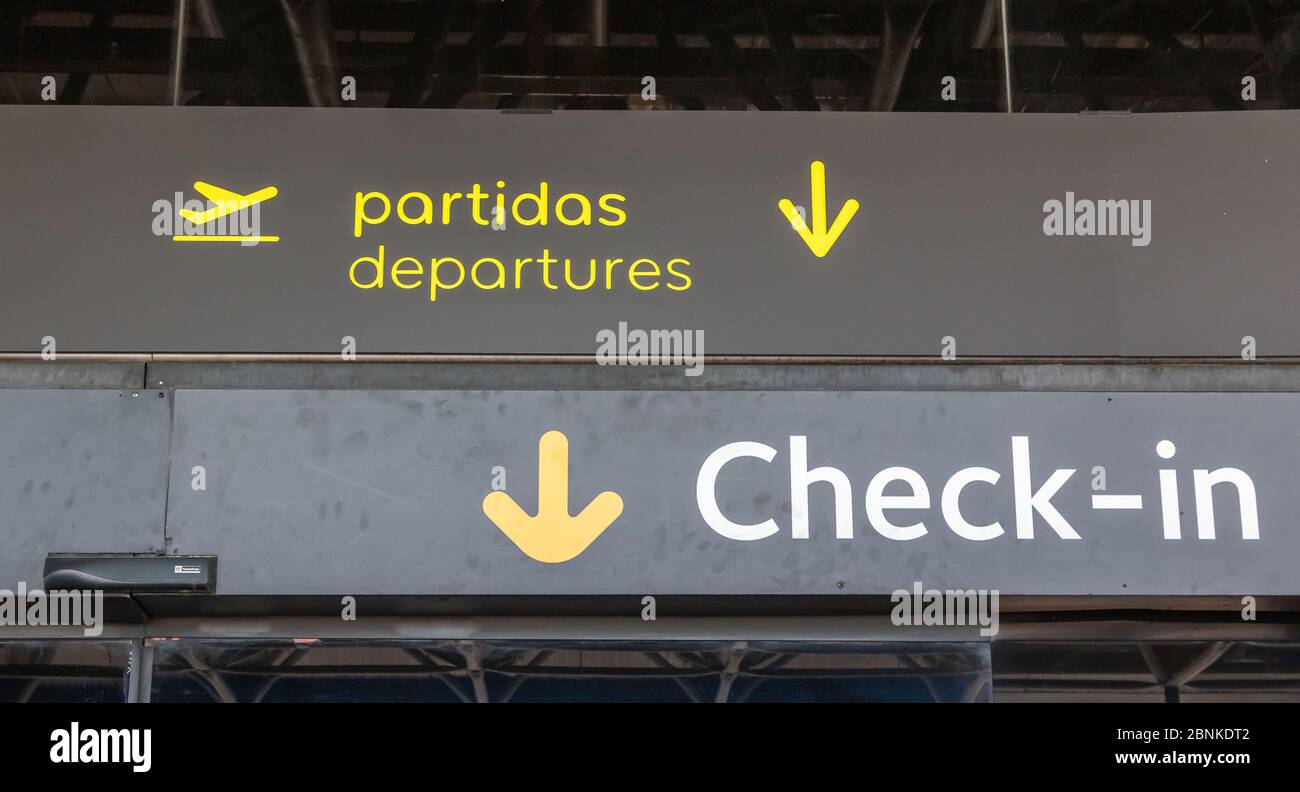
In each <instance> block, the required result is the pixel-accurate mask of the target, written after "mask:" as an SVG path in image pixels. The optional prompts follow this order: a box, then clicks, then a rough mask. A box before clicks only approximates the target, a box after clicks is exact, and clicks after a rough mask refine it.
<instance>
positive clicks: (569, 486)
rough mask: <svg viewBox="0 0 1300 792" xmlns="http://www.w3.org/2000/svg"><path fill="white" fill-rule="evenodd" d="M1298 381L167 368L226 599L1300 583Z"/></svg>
mask: <svg viewBox="0 0 1300 792" xmlns="http://www.w3.org/2000/svg"><path fill="white" fill-rule="evenodd" d="M1297 427H1300V396H1297V395H1293V394H1149V393H1148V394H1105V393H959V392H933V393H930V392H890V393H884V392H849V393H808V392H743V393H741V392H710V393H687V392H643V391H638V392H609V391H605V392H577V391H566V392H545V391H510V392H487V391H387V392H373V391H370V392H361V391H229V390H214V391H181V392H178V393H177V400H176V415H175V433H174V435H173V443H174V448H173V464H172V481H171V496H170V500H169V514H168V523H169V530H170V532H171V535H172V536H173V537H174V548H175V550H176V551H177V552H181V553H192V554H201V555H216V556H218V557H219V558H220V559H221V565H222V570H221V578H220V580H219V581H218V593H221V594H356V595H366V594H394V595H398V594H402V595H421V594H466V595H470V594H473V595H481V594H510V595H521V594H701V595H706V594H791V595H803V594H889V593H891V592H893V591H895V590H897V589H908V590H911V589H912V588H913V587H914V585H915V584H916V583H917V582H919V583H921V584H922V585H924V586H926V587H941V588H961V589H971V588H975V589H991V590H998V591H1000V592H1001V593H1003V594H1007V595H1013V594H1038V595H1054V594H1132V595H1195V594H1207V595H1208V594H1234V595H1236V594H1240V595H1245V594H1255V595H1283V594H1297V593H1300V570H1298V569H1297V566H1296V564H1295V559H1296V558H1297V557H1300V524H1297V522H1296V519H1295V515H1296V514H1298V513H1300V486H1297V485H1298V484H1300V480H1298V479H1300V474H1297V470H1300V436H1298V435H1300V430H1298V429H1297Z"/></svg>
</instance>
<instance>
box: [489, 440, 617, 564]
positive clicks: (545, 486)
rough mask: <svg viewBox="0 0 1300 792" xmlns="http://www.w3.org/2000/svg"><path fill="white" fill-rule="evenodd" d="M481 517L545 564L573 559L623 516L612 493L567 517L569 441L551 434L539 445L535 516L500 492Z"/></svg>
mask: <svg viewBox="0 0 1300 792" xmlns="http://www.w3.org/2000/svg"><path fill="white" fill-rule="evenodd" d="M483 513H484V514H486V515H487V518H488V519H489V520H491V521H492V522H493V523H495V524H496V527H498V528H500V529H501V532H502V533H503V534H505V535H506V536H507V537H509V538H510V541H512V542H514V543H515V546H516V547H518V548H519V549H520V550H522V551H524V555H526V556H528V557H529V558H532V559H534V560H536V561H541V562H542V563H545V564H560V563H563V562H565V561H568V560H570V559H573V558H577V557H578V556H579V555H580V554H581V553H582V551H583V550H586V549H587V546H588V545H590V544H591V543H592V542H594V541H596V537H598V536H600V535H601V534H602V533H603V532H604V531H605V529H606V528H608V527H609V526H610V524H611V523H612V522H614V520H616V519H618V516H619V515H620V514H622V513H623V499H622V498H620V497H619V496H618V493H616V492H602V493H600V494H599V495H597V496H596V497H595V499H594V500H592V502H591V503H589V504H587V508H585V509H583V510H582V512H581V513H580V514H578V515H577V516H576V517H573V516H570V515H569V438H567V437H565V436H564V433H563V432H557V431H554V430H552V431H550V432H547V433H546V434H544V435H542V439H541V440H540V441H538V443H537V515H536V516H533V515H530V514H528V513H527V512H525V511H524V510H523V509H522V508H521V507H520V506H519V504H518V503H515V499H514V498H512V497H510V496H509V495H507V494H506V493H504V492H489V493H488V495H487V497H485V498H484V499H483Z"/></svg>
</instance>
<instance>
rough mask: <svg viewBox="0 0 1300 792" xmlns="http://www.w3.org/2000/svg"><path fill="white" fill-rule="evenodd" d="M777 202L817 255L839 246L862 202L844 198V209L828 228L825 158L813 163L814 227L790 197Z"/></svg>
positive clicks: (842, 208) (841, 208) (820, 255)
mask: <svg viewBox="0 0 1300 792" xmlns="http://www.w3.org/2000/svg"><path fill="white" fill-rule="evenodd" d="M777 206H779V207H780V208H781V213H782V214H784V215H785V218H786V219H787V220H789V221H790V225H791V226H793V227H794V230H795V231H797V232H799V236H800V237H802V238H803V241H804V242H805V243H806V244H807V245H808V248H809V249H810V250H812V252H813V255H815V256H816V257H817V258H821V257H822V256H825V255H826V254H827V253H829V252H830V251H831V248H832V247H834V246H835V240H837V239H839V238H840V234H842V233H844V229H845V228H846V227H847V226H848V224H849V221H850V220H852V219H853V215H855V214H857V213H858V206H859V204H858V202H857V201H856V200H854V199H852V198H850V199H849V200H847V201H845V202H844V206H842V207H840V213H839V214H838V215H836V216H835V222H834V223H832V224H831V227H830V230H829V231H828V230H826V165H825V164H823V163H822V161H821V160H815V161H814V162H813V164H812V228H811V229H809V228H808V224H807V223H805V222H804V219H803V217H802V216H801V215H800V214H799V212H798V210H796V209H795V207H794V202H793V201H791V200H790V199H789V198H782V199H781V200H780V201H779V202H778V203H777Z"/></svg>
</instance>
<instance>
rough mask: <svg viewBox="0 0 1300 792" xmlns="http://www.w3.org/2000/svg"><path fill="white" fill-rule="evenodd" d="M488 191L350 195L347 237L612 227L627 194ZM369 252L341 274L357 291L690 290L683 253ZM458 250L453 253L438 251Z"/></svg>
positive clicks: (621, 220) (618, 222)
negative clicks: (433, 230)
mask: <svg viewBox="0 0 1300 792" xmlns="http://www.w3.org/2000/svg"><path fill="white" fill-rule="evenodd" d="M496 187H497V191H496V192H495V193H488V192H484V191H483V189H482V187H481V185H479V184H474V185H473V186H472V188H471V189H470V190H468V191H467V192H463V193H462V192H444V193H441V194H439V195H437V196H436V197H435V196H433V195H430V194H428V193H423V192H408V193H405V194H402V195H399V196H396V197H393V196H390V195H388V194H386V193H383V192H377V191H369V192H358V193H356V198H355V204H354V209H353V229H352V232H353V236H354V237H356V238H358V239H360V238H362V237H363V236H367V237H369V236H372V235H373V234H375V233H378V232H379V231H380V230H382V227H384V226H387V227H390V228H391V227H393V226H394V225H395V224H401V225H406V226H421V225H423V226H452V225H476V226H485V227H491V228H493V229H496V230H505V229H509V228H511V227H512V226H514V227H523V228H538V229H541V228H551V229H556V230H559V229H565V230H569V229H581V228H586V227H601V226H604V227H607V228H611V229H617V228H620V227H622V226H623V225H625V224H626V223H627V221H628V211H627V208H626V207H627V197H626V196H623V195H619V194H617V193H604V194H602V195H599V196H595V197H594V198H593V197H588V196H587V195H584V194H582V193H574V192H568V193H564V194H561V195H558V196H554V198H552V194H553V191H552V189H551V185H550V184H549V183H548V182H545V181H543V182H540V183H539V184H538V185H537V188H536V189H535V190H530V191H526V192H520V193H517V194H515V195H513V196H511V195H510V194H508V193H507V192H506V191H505V187H506V184H505V182H504V181H498V182H496ZM372 250H375V252H374V253H373V254H372V255H363V256H360V257H358V258H356V259H354V260H353V261H352V265H351V267H349V269H348V279H349V280H350V281H351V282H352V285H353V286H355V287H356V288H358V289H365V290H370V289H383V288H384V287H385V286H386V285H387V284H392V286H393V287H395V288H397V289H399V290H403V291H408V290H415V289H421V290H424V291H427V293H428V296H429V300H430V302H433V301H436V300H437V299H438V296H439V293H440V292H444V291H450V290H454V289H459V288H462V287H472V288H476V289H481V290H484V291H490V290H494V289H516V290H518V289H524V288H529V287H530V286H531V287H533V288H537V287H541V288H544V289H547V290H552V291H559V290H572V291H587V290H591V289H595V290H602V289H603V290H606V291H611V290H613V289H615V288H623V287H631V288H632V289H635V290H637V291H655V290H657V289H660V288H663V289H665V290H667V291H672V292H682V291H686V290H688V289H690V288H691V285H692V279H691V276H690V274H689V273H688V270H689V268H690V266H691V262H690V261H689V260H687V259H685V258H669V259H667V260H666V261H663V263H660V261H661V260H659V259H655V258H650V257H645V256H639V257H634V256H624V257H620V258H614V257H599V258H591V257H589V258H580V259H572V258H567V257H565V258H561V257H558V256H552V255H551V248H550V246H549V245H548V246H545V247H542V249H541V251H540V254H539V255H535V256H530V257H518V256H510V257H498V256H490V255H481V253H482V251H479V254H474V255H458V256H445V255H443V256H432V257H413V256H409V255H400V256H398V255H393V251H391V250H390V249H388V247H387V246H386V245H385V244H383V243H379V244H378V245H377V248H372ZM443 252H459V251H443Z"/></svg>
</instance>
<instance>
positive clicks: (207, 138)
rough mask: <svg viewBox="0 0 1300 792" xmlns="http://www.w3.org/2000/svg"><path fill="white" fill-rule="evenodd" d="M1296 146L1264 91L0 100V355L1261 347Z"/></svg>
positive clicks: (1291, 196)
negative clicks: (766, 106) (657, 106)
mask: <svg viewBox="0 0 1300 792" xmlns="http://www.w3.org/2000/svg"><path fill="white" fill-rule="evenodd" d="M1297 137H1300V115H1297V114H1295V113H1293V112H1253V113H1230V114H1219V113H1201V114H1194V115H1189V116H1172V115H1147V116H1140V117H1139V116H1133V117H1082V116H1055V115H1038V116H1034V115H1015V116H1008V115H969V114H933V115H924V114H922V115H915V114H860V113H839V114H834V113H827V114H822V113H772V114H766V113H764V114H760V113H646V112H638V113H633V112H629V113H612V112H611V113H604V112H601V113H556V114H502V113H496V112H489V111H481V112H480V111H447V112H442V111H421V112H410V111H400V110H392V111H381V110H357V109H343V110H313V109H249V108H238V109H236V108H187V109H184V110H178V109H172V108H125V109H120V108H63V107H9V108H3V109H0V171H3V173H4V174H5V179H4V183H3V184H2V185H0V213H2V214H3V216H4V217H5V219H6V223H5V233H4V242H3V253H2V255H3V258H4V276H5V284H4V290H3V291H4V294H5V298H4V299H3V303H2V304H0V351H10V352H23V351H29V352H30V351H36V350H39V349H42V348H47V347H50V346H51V344H52V345H53V346H54V348H57V350H58V351H113V352H131V351H134V352H167V351H171V352H319V353H337V352H339V351H340V350H341V349H342V348H343V346H344V345H345V344H346V343H348V342H346V341H344V339H345V338H348V339H352V340H354V341H355V349H356V350H357V351H358V352H361V353H381V352H412V353H421V352H427V353H582V354H586V353H593V352H594V351H595V350H596V347H597V341H596V336H597V333H599V332H600V331H601V330H607V329H613V328H617V327H618V326H619V323H620V322H626V323H627V326H628V327H630V328H639V329H644V330H650V329H659V328H664V329H675V330H702V331H704V333H703V342H704V351H705V352H706V353H710V354H886V355H891V354H904V355H934V354H938V353H939V352H940V351H941V350H942V349H944V348H945V342H944V339H945V337H950V338H951V341H949V342H948V343H947V348H949V349H952V348H953V347H954V346H955V351H956V352H957V353H958V354H959V355H1230V356H1236V355H1237V354H1239V353H1240V351H1241V349H1242V345H1243V338H1244V337H1245V336H1251V337H1253V338H1254V339H1255V341H1256V345H1257V346H1256V350H1257V352H1258V353H1259V354H1261V355H1283V354H1285V355H1295V354H1300V325H1297V323H1296V322H1295V321H1294V315H1295V308H1294V306H1295V303H1296V299H1297V290H1298V288H1300V279H1298V278H1297V274H1296V262H1295V254H1294V251H1295V250H1296V249H1298V248H1300V223H1297V222H1296V221H1295V217H1294V215H1295V212H1296V207H1297V206H1298V205H1300V187H1298V186H1297V185H1300V155H1298V154H1297V152H1296V147H1295V145H1294V142H1295V140H1296V139H1297ZM823 185H824V190H823V189H822V186H823ZM253 242H256V243H257V244H251V243H253ZM48 339H53V341H50V340H48Z"/></svg>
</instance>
